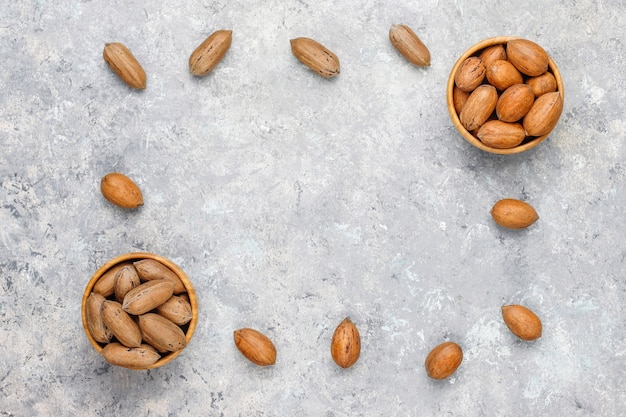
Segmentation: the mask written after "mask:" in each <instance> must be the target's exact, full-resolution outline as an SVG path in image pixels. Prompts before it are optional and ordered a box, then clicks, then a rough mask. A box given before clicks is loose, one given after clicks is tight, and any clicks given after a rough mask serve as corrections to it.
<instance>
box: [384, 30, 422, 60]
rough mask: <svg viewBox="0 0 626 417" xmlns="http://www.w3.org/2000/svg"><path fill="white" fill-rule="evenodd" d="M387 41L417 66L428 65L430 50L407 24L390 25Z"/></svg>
mask: <svg viewBox="0 0 626 417" xmlns="http://www.w3.org/2000/svg"><path fill="white" fill-rule="evenodd" d="M389 41H390V42H391V44H392V45H393V46H394V48H396V49H397V50H398V52H400V54H402V56H403V57H404V58H406V60H407V61H409V62H410V63H411V64H413V65H417V66H418V67H428V66H430V51H429V50H428V48H427V47H426V45H424V43H423V42H422V41H421V40H420V38H419V37H418V36H417V35H416V34H415V32H413V30H412V29H411V28H410V27H408V26H407V25H392V26H391V28H390V29H389Z"/></svg>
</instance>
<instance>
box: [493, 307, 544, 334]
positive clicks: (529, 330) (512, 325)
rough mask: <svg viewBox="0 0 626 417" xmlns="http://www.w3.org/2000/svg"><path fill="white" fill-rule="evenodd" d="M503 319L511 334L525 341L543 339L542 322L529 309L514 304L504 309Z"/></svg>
mask: <svg viewBox="0 0 626 417" xmlns="http://www.w3.org/2000/svg"><path fill="white" fill-rule="evenodd" d="M502 318H503V319H504V323H505V324H506V325H507V327H508V328H509V330H511V333H513V334H514V335H515V336H517V337H519V338H520V339H523V340H535V339H539V338H540V337H541V332H542V325H541V320H540V319H539V317H537V315H536V314H535V313H533V312H532V311H531V310H529V309H528V308H526V307H524V306H521V305H517V304H513V305H508V306H503V307H502Z"/></svg>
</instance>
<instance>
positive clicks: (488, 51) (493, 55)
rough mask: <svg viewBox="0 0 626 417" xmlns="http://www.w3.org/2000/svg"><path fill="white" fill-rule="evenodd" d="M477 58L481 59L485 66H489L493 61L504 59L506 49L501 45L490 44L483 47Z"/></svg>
mask: <svg viewBox="0 0 626 417" xmlns="http://www.w3.org/2000/svg"><path fill="white" fill-rule="evenodd" d="M478 58H480V60H481V61H483V64H484V65H485V68H489V66H490V65H491V64H492V63H493V62H494V61H497V60H502V61H506V50H505V49H504V46H503V45H500V44H498V45H491V46H488V47H486V48H485V49H483V50H482V51H481V52H480V54H478Z"/></svg>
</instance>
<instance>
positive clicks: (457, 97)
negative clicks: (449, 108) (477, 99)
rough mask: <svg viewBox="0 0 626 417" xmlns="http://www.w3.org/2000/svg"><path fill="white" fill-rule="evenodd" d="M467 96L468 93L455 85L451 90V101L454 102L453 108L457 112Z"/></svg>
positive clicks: (461, 107)
mask: <svg viewBox="0 0 626 417" xmlns="http://www.w3.org/2000/svg"><path fill="white" fill-rule="evenodd" d="M469 96H470V93H468V92H467V91H463V90H461V89H460V88H459V87H457V86H456V85H455V86H454V88H453V90H452V103H453V104H454V110H455V111H456V113H457V114H459V113H461V110H462V109H463V106H464V105H465V103H466V102H467V99H468V98H469Z"/></svg>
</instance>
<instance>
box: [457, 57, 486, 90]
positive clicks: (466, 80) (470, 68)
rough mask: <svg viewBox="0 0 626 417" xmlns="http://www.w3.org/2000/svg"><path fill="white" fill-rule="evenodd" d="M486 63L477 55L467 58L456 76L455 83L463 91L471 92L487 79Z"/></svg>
mask: <svg viewBox="0 0 626 417" xmlns="http://www.w3.org/2000/svg"><path fill="white" fill-rule="evenodd" d="M485 73H486V69H485V65H484V64H483V61H481V59H480V58H478V57H477V56H470V57H469V58H467V59H465V61H463V63H461V66H460V67H459V69H458V70H457V72H456V74H455V76H454V83H455V84H456V86H457V87H459V88H460V89H461V90H463V91H467V92H471V91H473V90H474V89H475V88H476V87H478V86H479V85H480V84H481V83H482V82H483V80H484V79H485Z"/></svg>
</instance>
